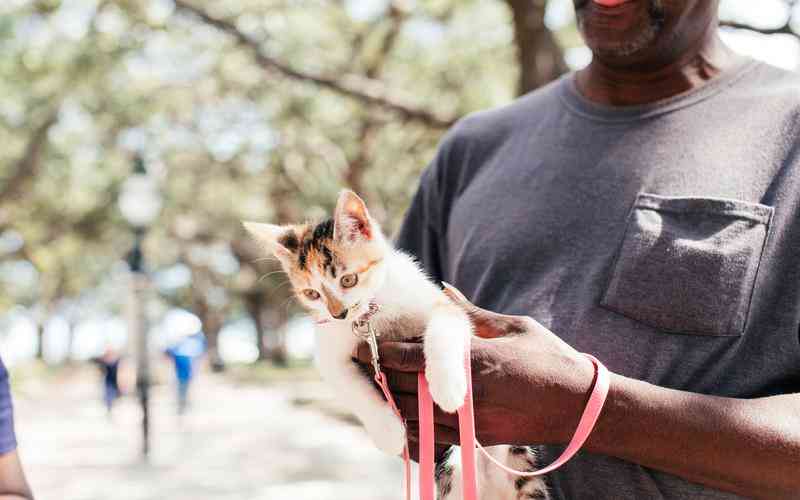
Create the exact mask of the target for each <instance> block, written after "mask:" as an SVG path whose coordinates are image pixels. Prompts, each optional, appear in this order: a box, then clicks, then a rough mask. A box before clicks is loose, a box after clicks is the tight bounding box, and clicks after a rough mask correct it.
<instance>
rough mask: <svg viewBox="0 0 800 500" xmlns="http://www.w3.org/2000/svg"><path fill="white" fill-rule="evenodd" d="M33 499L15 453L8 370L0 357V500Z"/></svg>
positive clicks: (15, 439)
mask: <svg viewBox="0 0 800 500" xmlns="http://www.w3.org/2000/svg"><path fill="white" fill-rule="evenodd" d="M26 499H27V500H33V494H32V493H31V489H30V486H28V481H27V479H25V473H24V471H23V470H22V464H21V463H20V460H19V454H18V453H17V438H16V434H15V433H14V410H13V405H12V404H11V387H10V385H9V383H8V371H7V370H6V367H5V365H4V364H3V360H2V359H0V500H26Z"/></svg>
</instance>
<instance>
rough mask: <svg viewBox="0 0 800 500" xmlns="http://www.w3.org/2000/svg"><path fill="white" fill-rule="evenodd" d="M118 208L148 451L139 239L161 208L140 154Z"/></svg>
mask: <svg viewBox="0 0 800 500" xmlns="http://www.w3.org/2000/svg"><path fill="white" fill-rule="evenodd" d="M119 210H120V212H121V213H122V216H123V217H124V218H125V220H126V221H127V222H128V224H130V226H131V228H133V234H134V243H133V248H132V249H131V251H130V252H129V253H128V256H127V261H128V265H129V266H130V270H131V275H132V276H131V286H132V290H131V291H132V300H131V302H132V303H131V330H130V331H131V335H132V336H133V337H134V339H135V340H136V346H137V349H136V355H137V361H136V389H137V391H138V393H139V403H140V404H141V407H142V455H143V456H144V457H145V459H146V458H147V457H148V454H149V453H150V358H149V342H148V336H147V317H146V314H145V310H144V300H143V295H144V291H145V289H146V287H147V274H146V271H145V266H144V254H143V252H142V241H143V240H144V237H145V234H146V232H147V229H148V228H149V227H150V225H151V224H152V223H153V221H154V220H155V219H156V217H157V216H158V213H159V212H160V211H161V195H160V193H159V191H158V186H157V184H156V182H155V179H153V178H152V176H150V175H148V173H147V169H146V168H145V165H144V159H143V158H142V157H141V155H138V154H137V155H136V156H135V157H134V159H133V173H132V174H131V176H130V177H129V178H128V179H127V180H126V181H125V183H124V184H123V185H122V191H121V193H120V196H119Z"/></svg>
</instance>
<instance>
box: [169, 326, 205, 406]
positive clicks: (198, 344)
mask: <svg viewBox="0 0 800 500" xmlns="http://www.w3.org/2000/svg"><path fill="white" fill-rule="evenodd" d="M205 350H206V338H205V336H204V335H203V333H202V332H198V333H195V334H193V335H189V336H187V337H183V338H182V339H180V340H179V341H178V342H177V343H175V344H174V345H172V346H171V347H169V348H168V349H167V350H166V351H165V353H166V354H167V356H169V357H170V358H172V362H173V364H174V366H175V379H176V381H177V387H178V414H180V415H182V414H184V413H185V412H186V408H187V406H188V404H189V384H190V383H191V381H192V378H193V376H194V361H195V358H198V357H200V356H201V355H202V354H203V353H204V352H205Z"/></svg>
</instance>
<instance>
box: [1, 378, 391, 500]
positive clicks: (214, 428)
mask: <svg viewBox="0 0 800 500" xmlns="http://www.w3.org/2000/svg"><path fill="white" fill-rule="evenodd" d="M197 382H198V384H197V385H196V386H194V387H193V388H192V391H193V393H192V397H193V400H192V403H193V405H192V407H191V408H190V412H189V414H188V415H187V416H185V417H184V418H183V419H179V418H178V417H177V416H175V413H174V408H175V404H174V395H173V393H172V387H170V386H162V387H157V388H155V390H154V398H153V400H154V402H153V440H152V442H153V445H152V446H153V452H152V457H151V460H150V462H149V463H143V462H142V461H141V460H140V458H139V446H140V427H139V426H140V420H139V419H140V417H139V409H138V406H137V401H136V399H135V398H132V397H127V398H124V399H123V400H122V401H120V402H119V405H118V407H116V408H115V412H114V415H113V419H111V420H109V419H108V418H107V416H106V414H105V411H104V409H103V408H102V406H101V403H100V400H99V394H98V393H99V387H96V386H95V385H94V384H95V383H97V384H99V381H98V380H95V379H94V378H91V379H89V378H87V377H85V376H84V377H82V378H80V379H79V380H77V381H75V382H69V383H67V382H63V383H60V384H58V385H55V386H53V385H49V386H40V387H38V388H34V389H31V388H29V387H27V386H23V387H21V388H20V390H19V391H17V394H16V395H15V397H16V416H17V434H18V438H19V441H20V453H21V455H22V459H23V461H24V464H25V467H26V470H27V473H28V476H29V480H30V482H31V485H32V487H33V488H34V493H35V494H36V498H37V500H202V499H214V500H334V499H336V500H345V499H346V500H398V499H400V498H401V496H402V495H401V483H400V481H401V476H402V472H401V469H402V466H401V462H400V460H399V459H394V458H390V457H386V456H384V455H382V454H381V453H380V452H378V451H377V450H375V449H374V447H373V446H372V444H371V443H370V442H369V441H368V438H367V437H366V435H365V434H364V432H363V431H362V430H361V429H360V428H359V427H356V426H354V425H352V424H350V423H347V422H346V421H344V420H342V419H340V418H335V417H331V416H328V415H325V414H323V413H322V412H320V411H319V410H316V409H315V405H300V406H298V405H296V404H293V402H292V401H293V400H294V399H295V398H296V397H297V395H298V391H307V390H308V389H309V388H310V389H312V390H313V392H314V393H318V392H319V390H320V389H319V385H318V384H316V383H312V386H308V384H306V385H304V386H298V387H295V388H294V389H289V387H293V386H289V385H280V386H276V387H271V388H260V387H255V386H252V385H245V386H240V385H235V384H234V383H233V382H231V381H229V380H227V379H225V378H222V377H218V376H212V375H207V374H201V376H200V378H199V379H198V380H197Z"/></svg>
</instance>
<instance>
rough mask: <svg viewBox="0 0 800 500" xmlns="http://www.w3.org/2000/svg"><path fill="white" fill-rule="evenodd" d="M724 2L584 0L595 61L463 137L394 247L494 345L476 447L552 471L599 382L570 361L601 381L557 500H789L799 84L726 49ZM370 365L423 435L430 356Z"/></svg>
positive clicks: (477, 358) (794, 491)
mask: <svg viewBox="0 0 800 500" xmlns="http://www.w3.org/2000/svg"><path fill="white" fill-rule="evenodd" d="M718 7H719V1H718V0H575V8H576V14H577V22H578V28H579V30H580V32H581V34H582V35H583V38H584V40H585V41H586V43H587V45H588V47H589V48H590V49H591V51H592V54H593V58H592V62H591V63H590V64H589V65H588V66H587V67H586V68H585V69H582V70H580V71H577V72H572V73H569V74H567V75H565V76H564V77H562V78H560V79H559V80H557V81H555V82H553V83H551V84H549V85H546V86H544V87H543V88H540V89H537V90H535V91H533V92H531V93H529V94H528V95H525V96H523V97H521V98H520V99H518V100H516V101H515V102H513V103H512V104H510V105H508V106H504V107H502V108H499V109H494V110H489V111H485V112H479V113H476V114H473V115H471V116H468V117H466V118H465V119H463V120H461V121H460V122H459V123H458V124H457V125H456V126H455V127H454V128H453V129H452V130H451V131H450V132H449V133H448V134H447V135H446V137H445V138H444V140H443V142H442V144H441V145H440V148H439V151H438V153H437V156H436V157H435V159H434V160H433V162H432V163H431V165H430V166H429V168H428V169H427V170H426V171H425V173H424V174H423V176H422V179H421V183H420V187H419V190H418V192H417V193H416V195H415V197H414V199H413V201H412V204H411V207H410V209H409V211H408V213H407V216H406V218H405V222H404V224H403V226H402V228H401V230H400V234H399V238H398V246H399V247H400V248H401V249H403V250H406V251H408V252H410V253H412V254H414V255H416V256H417V257H418V258H419V259H420V261H421V263H422V264H423V265H424V267H425V268H426V270H427V271H428V272H429V273H430V275H431V276H432V277H434V278H435V279H437V280H442V281H446V282H449V283H452V284H453V285H454V286H455V287H456V288H458V289H459V290H460V291H461V292H463V294H464V295H465V296H466V297H467V298H468V299H469V300H470V301H472V302H474V303H475V304H477V306H480V308H476V307H475V306H473V305H472V304H471V303H470V302H468V301H466V300H465V299H463V300H462V299H456V301H457V302H458V303H459V304H461V305H462V306H463V307H464V308H465V309H467V310H468V311H470V312H471V315H472V318H473V321H474V323H475V326H476V329H477V331H478V333H479V334H481V335H483V336H485V337H487V338H476V339H474V340H473V364H477V365H478V366H477V367H475V369H474V370H473V377H474V394H475V412H476V426H477V434H478V440H479V441H480V442H482V443H483V444H485V445H493V444H500V443H506V444H520V445H525V444H544V445H545V446H544V447H543V455H542V457H541V463H550V462H551V461H552V460H553V459H554V458H555V457H556V456H557V455H558V454H559V453H560V452H561V450H562V449H563V445H564V444H566V442H567V441H568V440H569V437H570V436H571V435H572V433H573V432H574V430H575V428H576V426H577V423H578V418H579V415H580V413H581V411H582V409H583V406H584V405H585V402H586V398H587V391H588V390H589V388H590V387H591V386H592V380H593V376H594V369H593V366H592V363H591V362H590V361H589V360H588V359H586V358H585V357H583V356H582V355H581V354H580V352H585V353H589V354H593V355H594V356H596V357H597V358H598V359H600V361H602V362H603V363H605V364H606V365H607V367H608V368H609V369H610V370H611V371H612V374H611V389H610V392H609V396H608V400H607V401H606V404H605V407H604V408H603V412H602V414H601V416H600V419H599V421H598V423H597V425H596V427H595V429H594V431H593V433H592V435H591V436H590V437H589V440H588V441H587V442H586V445H585V447H584V449H583V451H582V452H581V453H579V454H578V455H577V456H576V457H575V458H574V459H573V460H571V461H570V462H568V463H567V464H566V465H564V466H563V467H562V468H560V469H559V470H557V471H555V472H553V473H551V474H548V481H549V483H550V486H551V491H552V494H553V498H555V499H558V500H564V499H570V500H640V499H667V498H669V499H678V498H685V499H689V498H703V499H706V500H712V499H713V500H723V499H725V500H730V499H734V498H743V497H746V498H787V499H788V498H800V474H798V470H800V469H798V464H800V338H799V337H798V331H800V250H799V249H800V120H798V117H800V77H798V75H797V74H795V73H791V72H788V71H785V70H781V69H778V68H776V67H773V66H770V65H768V64H765V63H762V62H758V61H755V60H753V59H751V58H750V57H747V56H743V55H739V54H736V53H735V52H733V51H732V50H731V49H730V48H728V47H727V46H726V44H725V43H724V42H723V41H722V39H721V38H720V36H719V34H718V31H719V30H718V24H719V21H718V18H717V10H718ZM455 296H457V294H455V295H454V297H455ZM499 313H503V314H499ZM512 315H515V316H512ZM536 320H538V321H536ZM397 327H398V328H400V327H403V328H411V327H412V326H410V325H398V326H397ZM391 333H392V332H386V334H388V335H390V338H391ZM412 333H413V332H412ZM420 333H421V332H420ZM509 333H515V334H514V335H508V336H506V334H509ZM410 336H412V335H409V334H408V333H406V334H405V335H403V337H406V338H407V337H410ZM497 336H501V337H504V338H501V339H492V338H489V337H497ZM357 354H358V358H359V360H360V361H361V362H362V363H367V364H368V362H369V359H370V355H369V349H368V348H367V347H366V346H362V347H361V348H360V349H359V351H358V353H357ZM380 359H381V363H382V365H383V366H384V367H386V369H387V376H388V380H389V383H390V386H392V390H393V392H394V394H395V399H396V400H397V401H398V404H399V406H400V410H401V411H402V413H403V416H404V418H406V419H407V420H409V421H412V423H413V421H414V420H417V419H418V417H417V408H416V401H417V399H416V387H417V385H416V373H417V372H418V371H420V370H422V369H423V366H424V355H423V353H422V348H421V345H419V344H414V343H389V342H387V343H384V344H383V345H382V347H381V352H380ZM435 417H436V424H437V426H438V427H439V430H437V431H436V437H437V439H440V440H441V444H445V445H446V444H450V443H454V444H457V440H458V436H459V434H458V431H457V430H456V429H457V427H458V422H457V419H455V418H454V417H453V416H452V415H449V414H445V413H444V412H437V413H435ZM417 428H418V427H417V426H414V425H410V426H409V432H410V433H411V434H412V438H414V439H416V437H414V436H413V434H414V432H415V429H417ZM412 441H413V439H412ZM498 473H501V472H500V471H498Z"/></svg>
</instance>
